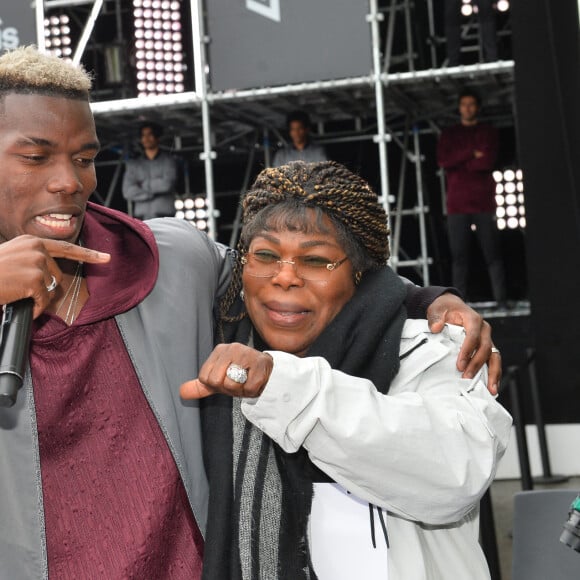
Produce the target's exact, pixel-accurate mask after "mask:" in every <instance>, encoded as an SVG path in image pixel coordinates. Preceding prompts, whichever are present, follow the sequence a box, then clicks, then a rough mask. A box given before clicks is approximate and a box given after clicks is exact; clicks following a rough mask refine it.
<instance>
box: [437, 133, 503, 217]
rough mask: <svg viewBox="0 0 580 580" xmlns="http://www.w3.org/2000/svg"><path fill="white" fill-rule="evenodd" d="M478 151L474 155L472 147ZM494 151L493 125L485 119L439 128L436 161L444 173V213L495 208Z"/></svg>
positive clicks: (471, 211) (495, 158) (483, 210)
mask: <svg viewBox="0 0 580 580" xmlns="http://www.w3.org/2000/svg"><path fill="white" fill-rule="evenodd" d="M475 150H478V151H482V152H483V157H480V158H479V159H476V158H475V157H474V155H473V153H474V151H475ZM497 151H498V132H497V129H495V128H494V127H492V126H491V125H488V124H486V123H477V124H476V125H470V126H465V125H461V124H459V125H454V126H453V127H447V128H446V129H443V132H442V133H441V137H440V139H439V143H438V147H437V162H438V164H439V166H440V167H443V168H444V169H445V174H446V176H447V213H448V214H454V213H486V212H495V210H496V203H495V182H494V180H493V176H492V171H493V169H494V167H495V162H496V160H497Z"/></svg>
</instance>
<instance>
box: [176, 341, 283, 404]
mask: <svg viewBox="0 0 580 580" xmlns="http://www.w3.org/2000/svg"><path fill="white" fill-rule="evenodd" d="M230 365H235V366H237V367H240V368H242V369H244V370H245V371H246V374H247V380H245V381H244V382H243V383H242V382H236V381H234V380H232V379H231V378H229V377H228V376H227V370H228V367H229V366H230ZM273 367H274V361H273V360H272V357H271V356H270V355H269V354H267V353H264V352H260V351H259V350H254V349H253V348H250V347H249V346H245V345H243V344H239V343H236V342H234V343H232V344H218V345H217V346H216V347H215V348H214V350H213V352H212V353H211V354H210V355H209V358H208V359H207V360H206V361H205V363H204V364H203V366H202V367H201V369H200V370H199V376H198V377H197V379H194V380H191V381H187V382H186V383H183V384H182V385H181V388H180V390H179V392H180V395H181V396H182V398H184V399H202V398H204V397H208V396H209V395H214V394H216V393H222V394H224V395H230V397H258V396H259V395H260V394H261V393H262V391H263V390H264V387H265V386H266V383H267V382H268V379H269V378H270V374H271V373H272V368H273Z"/></svg>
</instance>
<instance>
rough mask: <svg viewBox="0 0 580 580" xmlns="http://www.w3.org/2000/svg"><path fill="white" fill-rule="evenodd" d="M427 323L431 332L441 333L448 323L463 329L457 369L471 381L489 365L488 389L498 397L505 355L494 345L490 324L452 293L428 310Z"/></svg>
mask: <svg viewBox="0 0 580 580" xmlns="http://www.w3.org/2000/svg"><path fill="white" fill-rule="evenodd" d="M427 320H428V322H429V328H430V329H431V332H441V330H443V326H444V325H445V323H449V324H457V325H458V326H463V328H464V329H465V340H464V341H463V345H462V347H461V351H460V352H459V356H458V357H457V368H458V370H460V371H462V372H463V375H462V376H463V377H464V378H467V379H471V378H473V377H474V376H475V374H476V373H477V371H478V370H479V369H480V368H481V367H482V366H483V365H484V364H485V363H486V362H487V364H488V367H489V373H488V379H487V389H488V391H489V392H490V393H491V394H492V395H496V394H497V391H498V387H499V382H500V380H501V370H502V369H501V355H500V353H499V351H497V349H495V347H494V346H493V341H492V339H491V326H490V325H489V323H487V322H486V321H485V320H484V319H483V318H482V317H481V315H480V314H478V313H477V312H476V311H475V310H473V308H470V307H469V306H468V305H467V304H465V302H463V300H461V298H459V297H458V296H455V295H454V294H450V293H446V294H442V295H441V296H439V297H438V298H436V299H435V300H434V301H433V303H432V304H431V305H430V306H429V308H427ZM492 348H493V350H492Z"/></svg>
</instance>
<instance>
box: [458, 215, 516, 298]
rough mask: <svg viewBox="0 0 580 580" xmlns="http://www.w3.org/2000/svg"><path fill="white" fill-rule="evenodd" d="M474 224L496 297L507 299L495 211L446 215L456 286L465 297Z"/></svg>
mask: <svg viewBox="0 0 580 580" xmlns="http://www.w3.org/2000/svg"><path fill="white" fill-rule="evenodd" d="M471 224H475V226H476V230H475V234H476V236H477V241H478V242H479V246H480V247H481V250H482V253H483V257H484V259H485V263H486V266H487V271H488V273H489V277H490V280H491V287H492V291H493V297H494V298H495V300H496V301H498V302H503V301H504V300H505V299H506V285H505V273H504V267H503V260H502V256H501V248H500V242H499V232H498V230H497V226H496V224H495V219H494V214H493V213H469V214H450V215H448V216H447V231H448V234H449V246H450V248H451V257H452V259H453V286H455V287H456V288H457V289H458V290H459V291H460V292H461V293H462V294H463V296H464V297H465V296H467V276H468V273H469V262H470V252H469V248H470V244H471V232H472V230H471Z"/></svg>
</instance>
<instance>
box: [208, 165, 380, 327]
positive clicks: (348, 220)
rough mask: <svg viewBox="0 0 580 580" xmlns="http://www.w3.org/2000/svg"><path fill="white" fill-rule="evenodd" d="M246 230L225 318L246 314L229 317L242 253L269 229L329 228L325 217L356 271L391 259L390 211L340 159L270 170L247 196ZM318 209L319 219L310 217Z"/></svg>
mask: <svg viewBox="0 0 580 580" xmlns="http://www.w3.org/2000/svg"><path fill="white" fill-rule="evenodd" d="M242 209H243V216H242V233H241V236H240V242H239V243H238V247H237V250H238V259H237V261H236V264H235V266H234V273H233V278H232V282H231V284H230V287H229V289H228V291H227V293H226V294H225V296H224V298H223V299H222V301H221V303H220V308H219V311H220V317H221V318H222V320H223V321H225V322H237V321H238V320H241V319H242V318H243V317H244V316H245V312H243V313H240V314H239V315H238V316H233V317H232V316H228V312H229V311H230V308H231V306H232V304H233V303H234V302H235V300H236V297H237V296H238V295H239V293H240V290H241V288H242V264H241V262H240V257H241V256H242V255H243V254H245V253H246V252H247V251H248V248H249V245H250V242H251V241H252V239H253V238H254V237H255V236H256V235H257V234H258V233H260V232H263V231H267V230H274V231H282V230H290V231H306V232H309V231H312V230H313V229H315V230H316V231H323V232H326V231H327V228H325V226H324V224H323V222H322V217H323V216H327V217H328V218H329V219H330V221H331V222H332V224H333V226H334V228H335V230H336V234H337V237H338V241H339V243H340V244H341V245H342V246H343V248H344V250H345V252H346V254H347V255H348V257H349V259H350V260H351V262H352V265H353V269H354V270H355V271H359V272H364V271H365V270H369V269H375V268H379V267H381V266H383V265H385V264H386V263H387V260H388V259H389V233H390V231H389V227H388V224H387V214H386V212H385V210H384V208H383V207H382V205H381V204H380V203H379V201H378V198H377V194H376V193H375V192H374V191H373V190H372V189H371V187H370V186H369V184H368V183H367V182H366V181H365V180H364V179H362V178H361V177H359V176H358V175H355V174H354V173H352V172H351V171H349V170H348V169H347V168H346V167H344V166H343V165H341V164H339V163H336V162H335V161H323V162H318V163H305V162H303V161H295V162H292V163H289V164H287V165H282V166H281V167H275V168H270V169H264V170H263V171H262V172H261V173H260V174H259V175H258V177H257V178H256V181H255V182H254V184H253V185H252V187H251V188H250V189H249V190H248V192H247V193H246V194H245V196H244V198H243V199H242ZM311 210H314V213H315V215H316V224H314V225H313V224H312V219H311V217H310V219H306V218H308V213H309V212H310V211H311Z"/></svg>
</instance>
